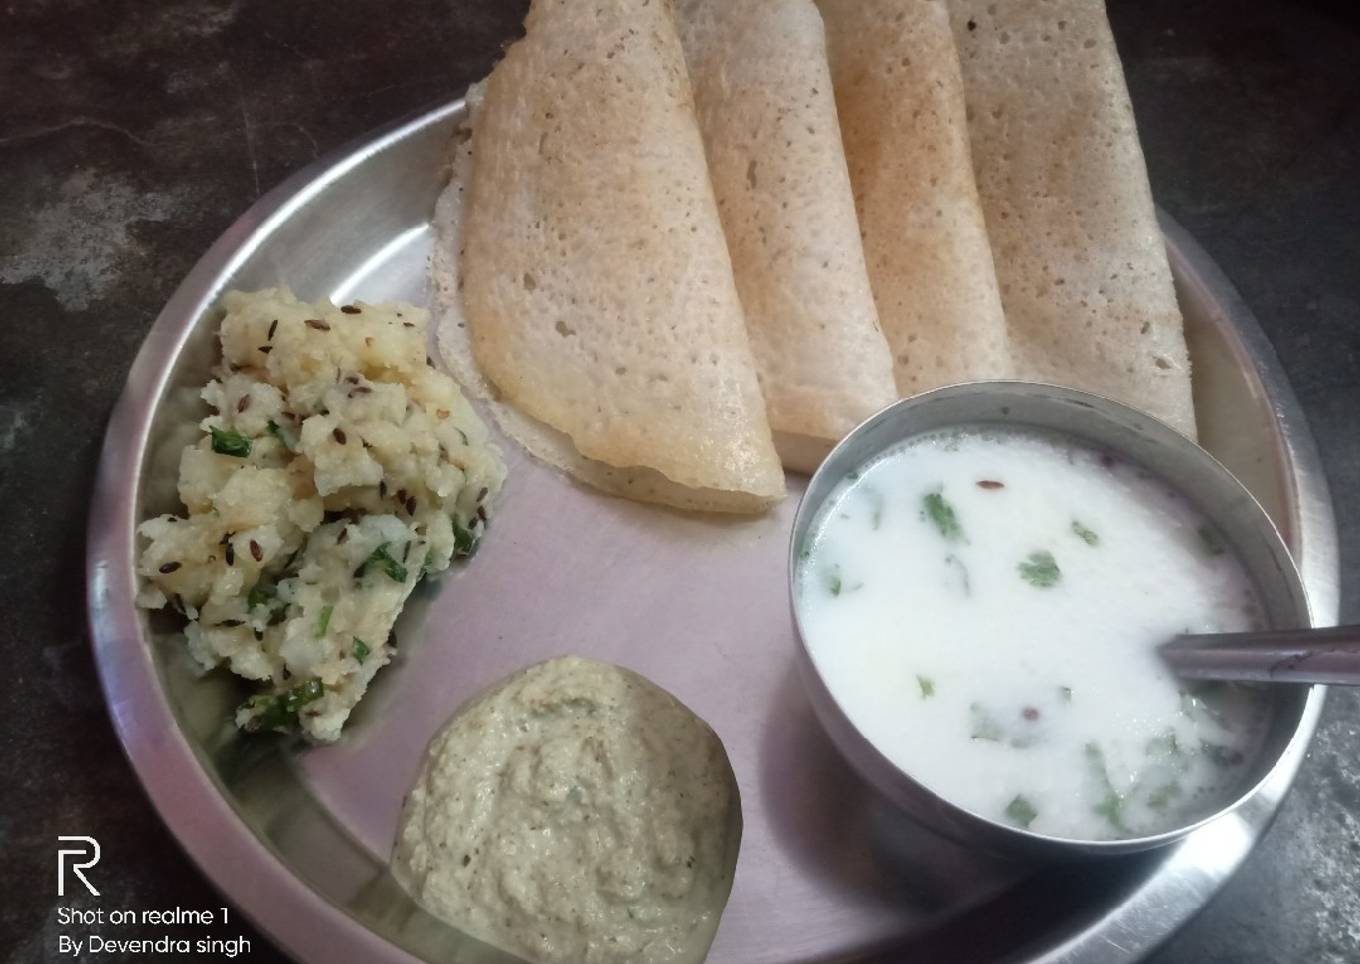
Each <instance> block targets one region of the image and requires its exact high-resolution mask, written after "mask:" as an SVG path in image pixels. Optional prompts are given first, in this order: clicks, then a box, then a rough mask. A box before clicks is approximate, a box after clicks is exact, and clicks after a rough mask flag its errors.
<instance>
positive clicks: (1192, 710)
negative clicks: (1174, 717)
mask: <svg viewBox="0 0 1360 964" xmlns="http://www.w3.org/2000/svg"><path fill="white" fill-rule="evenodd" d="M1201 692H1204V691H1201ZM1181 713H1183V714H1184V715H1186V716H1188V717H1190V718H1191V719H1194V718H1195V717H1198V716H1204V717H1208V718H1209V719H1211V720H1213V721H1214V722H1215V723H1217V724H1218V725H1219V726H1221V727H1222V728H1223V729H1225V730H1230V729H1232V727H1231V725H1230V724H1229V723H1228V721H1227V719H1226V718H1225V717H1224V716H1223V714H1222V713H1220V712H1219V711H1218V710H1217V709H1216V708H1214V707H1213V706H1211V705H1210V704H1209V703H1208V702H1207V701H1206V700H1205V699H1204V698H1203V697H1202V696H1196V695H1194V694H1193V693H1189V692H1186V691H1185V690H1181Z"/></svg>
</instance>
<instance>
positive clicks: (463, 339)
mask: <svg viewBox="0 0 1360 964" xmlns="http://www.w3.org/2000/svg"><path fill="white" fill-rule="evenodd" d="M484 91H485V86H484V84H483V83H477V84H474V85H472V86H471V87H470V88H468V92H467V96H466V102H467V107H468V118H467V119H466V120H465V121H464V123H463V124H462V125H461V126H460V128H459V129H458V131H457V132H456V133H455V135H454V141H453V144H452V145H451V148H450V171H449V183H448V185H447V186H446V187H445V188H444V190H443V192H442V193H441V194H440V196H439V201H438V202H437V203H436V205H435V213H434V227H435V236H436V240H435V245H434V250H433V252H432V253H431V255H430V282H431V288H432V289H433V299H432V301H433V310H434V315H435V318H436V322H437V327H436V344H437V345H438V350H439V357H440V358H441V359H442V360H443V362H444V364H445V365H446V366H447V367H448V369H449V371H450V373H451V374H452V375H453V377H454V378H455V379H457V380H458V382H459V383H460V384H461V385H462V387H463V391H464V392H465V393H466V394H467V395H468V396H469V397H470V398H473V399H475V400H477V401H478V402H479V403H480V404H481V405H482V406H483V407H484V408H485V409H486V410H487V411H489V412H490V413H491V416H492V418H494V419H495V421H496V424H497V426H498V427H499V428H500V430H501V431H502V432H504V433H505V434H506V435H508V436H509V437H510V438H512V439H514V440H515V441H516V442H518V443H519V444H520V445H522V446H523V447H524V449H525V450H526V451H527V452H528V453H529V454H530V455H532V456H534V457H535V458H537V459H539V460H540V461H543V462H546V463H547V464H549V465H551V466H553V467H554V468H558V469H561V470H562V471H563V472H566V473H567V474H568V475H570V476H572V477H573V478H575V479H576V480H578V481H580V482H583V483H585V484H586V485H590V486H593V487H594V488H597V489H599V490H601V491H603V492H607V493H609V494H611V495H617V496H621V497H623V498H627V499H635V500H637V501H640V502H655V503H658V504H660V505H668V506H671V507H673V508H677V509H689V510H696V511H704V512H759V511H761V510H762V509H764V508H765V507H766V506H767V505H768V503H769V500H768V499H767V498H764V497H761V496H756V495H752V494H750V493H747V492H740V491H733V490H722V489H695V488H690V487H688V486H684V485H680V484H679V483H678V482H672V481H671V480H670V479H668V478H666V477H665V476H664V475H662V474H661V473H660V472H658V471H656V470H655V469H647V468H639V467H633V468H616V467H615V466H612V465H608V464H606V463H604V462H597V461H594V460H593V459H588V458H586V457H585V456H584V455H582V454H581V453H580V452H579V451H577V449H576V446H575V445H574V444H573V443H572V441H571V438H570V437H568V436H567V435H565V434H563V433H562V432H559V431H557V430H556V429H554V428H550V427H549V426H547V425H545V424H543V423H542V422H540V421H538V420H537V419H534V418H531V417H530V416H528V415H525V414H524V413H522V412H520V411H519V410H518V409H516V408H515V407H514V406H513V405H511V404H509V403H507V402H505V401H503V400H502V399H501V398H500V397H499V395H498V393H497V391H496V388H495V386H494V385H492V384H491V383H490V382H488V381H487V380H486V378H485V377H483V375H482V373H481V370H480V369H479V368H478V367H477V360H476V359H475V358H474V357H473V354H472V338H471V335H470V333H469V331H468V327H467V318H466V315H465V313H464V311H463V291H462V288H463V286H462V272H461V267H462V252H463V211H464V209H465V201H466V197H467V185H468V182H469V175H470V172H471V170H472V127H473V125H474V124H475V122H476V117H477V113H478V111H479V110H480V109H481V103H482V95H483V93H484Z"/></svg>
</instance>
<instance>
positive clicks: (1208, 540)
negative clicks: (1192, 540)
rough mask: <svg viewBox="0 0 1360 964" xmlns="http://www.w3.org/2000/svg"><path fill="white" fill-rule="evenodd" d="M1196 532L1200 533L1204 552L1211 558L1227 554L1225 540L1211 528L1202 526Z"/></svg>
mask: <svg viewBox="0 0 1360 964" xmlns="http://www.w3.org/2000/svg"><path fill="white" fill-rule="evenodd" d="M1195 531H1196V532H1198V533H1199V541H1200V543H1201V544H1202V545H1203V546H1204V551H1205V553H1206V554H1207V555H1209V556H1221V555H1223V553H1225V552H1227V549H1226V548H1225V547H1224V545H1223V540H1222V539H1220V538H1219V536H1218V533H1217V532H1215V531H1214V530H1213V528H1211V527H1210V526H1200V527H1199V528H1198V529H1197V530H1195Z"/></svg>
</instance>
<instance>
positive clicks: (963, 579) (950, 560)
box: [944, 552, 973, 596]
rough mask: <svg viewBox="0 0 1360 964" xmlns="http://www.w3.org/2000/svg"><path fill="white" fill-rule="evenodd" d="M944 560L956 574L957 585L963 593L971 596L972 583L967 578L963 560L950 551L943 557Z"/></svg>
mask: <svg viewBox="0 0 1360 964" xmlns="http://www.w3.org/2000/svg"><path fill="white" fill-rule="evenodd" d="M944 562H945V565H947V566H949V567H951V568H952V569H953V570H954V571H955V572H956V573H957V574H958V577H959V578H958V585H959V588H960V589H962V590H963V594H964V595H965V596H971V595H972V594H973V583H972V580H970V579H969V578H968V567H967V566H965V565H964V564H963V560H962V559H960V558H959V557H958V556H956V555H954V554H953V553H952V552H951V553H950V554H949V555H947V556H945V557H944Z"/></svg>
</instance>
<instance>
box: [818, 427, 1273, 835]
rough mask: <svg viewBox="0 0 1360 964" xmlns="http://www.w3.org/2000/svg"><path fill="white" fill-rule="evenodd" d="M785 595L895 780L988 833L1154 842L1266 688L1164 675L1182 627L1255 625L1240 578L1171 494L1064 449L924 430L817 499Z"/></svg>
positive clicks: (1219, 776) (1235, 749)
mask: <svg viewBox="0 0 1360 964" xmlns="http://www.w3.org/2000/svg"><path fill="white" fill-rule="evenodd" d="M801 555H802V559H801V561H800V563H799V569H798V578H797V586H796V599H797V606H798V612H799V618H800V622H801V625H802V629H803V634H804V637H805V638H806V640H807V643H808V649H809V652H810V653H811V656H812V659H813V661H814V663H815V664H816V666H817V668H818V669H819V671H820V672H821V674H822V676H823V678H824V679H825V680H826V683H827V686H828V688H829V689H830V691H831V694H832V696H833V697H834V698H835V699H836V701H837V702H838V703H839V704H840V706H841V708H842V710H843V711H844V712H845V714H846V715H847V716H848V717H849V718H850V720H851V721H852V722H853V723H854V724H855V726H856V727H857V728H858V729H859V730H860V732H861V733H862V734H864V736H865V737H866V738H868V739H869V740H870V741H871V742H872V743H873V744H874V745H875V746H876V747H878V749H879V750H880V751H881V752H882V753H883V754H884V755H885V756H887V757H888V758H889V759H890V760H891V761H892V762H893V763H894V764H896V765H897V766H898V767H900V768H901V769H902V770H903V771H904V772H906V773H908V774H910V775H911V776H912V777H914V778H915V779H916V780H917V781H919V782H920V783H922V784H924V785H925V786H926V787H928V788H929V789H930V790H932V791H934V792H935V793H937V794H939V795H941V796H943V797H945V798H946V799H948V800H950V801H952V802H954V803H956V804H958V805H960V806H963V807H965V808H966V809H968V810H971V811H972V812H974V813H976V814H979V815H981V816H984V817H987V818H989V819H992V820H996V821H1002V822H1008V823H1011V824H1013V825H1016V826H1019V827H1021V828H1024V829H1029V830H1033V831H1036V832H1039V833H1043V834H1047V835H1049V836H1057V837H1066V838H1070V839H1082V840H1093V839H1111V838H1128V837H1136V836H1143V835H1147V834H1153V833H1156V832H1158V831H1160V830H1164V829H1168V828H1170V827H1173V826H1178V825H1180V824H1183V823H1185V822H1187V821H1188V820H1192V819H1195V818H1196V817H1198V816H1201V815H1205V814H1207V813H1209V812H1212V811H1213V810H1214V809H1216V808H1217V807H1218V806H1219V805H1221V804H1222V803H1223V801H1224V798H1225V797H1226V796H1227V795H1228V794H1230V793H1232V792H1233V791H1234V790H1235V789H1236V788H1237V787H1238V786H1239V784H1240V782H1241V778H1242V777H1243V775H1244V774H1245V772H1246V771H1247V769H1248V767H1247V765H1246V764H1247V762H1248V760H1249V759H1250V758H1251V756H1252V754H1253V753H1254V752H1255V751H1256V749H1257V747H1258V744H1259V740H1260V738H1261V735H1262V733H1263V731H1264V723H1265V722H1266V720H1267V718H1268V716H1267V714H1268V710H1267V707H1266V701H1265V699H1264V696H1263V694H1261V693H1260V691H1259V690H1255V689H1252V688H1249V687H1243V686H1232V685H1207V686H1205V685H1199V686H1196V685H1194V684H1189V683H1184V682H1181V681H1178V680H1177V679H1176V677H1175V676H1174V675H1173V674H1172V673H1171V671H1170V670H1169V669H1167V668H1166V667H1165V666H1164V665H1163V664H1162V662H1161V660H1160V658H1159V656H1158V654H1157V647H1158V646H1159V645H1160V644H1161V643H1165V642H1167V641H1168V640H1170V639H1171V638H1172V637H1173V636H1175V635H1176V634H1178V633H1191V632H1195V633H1213V632H1232V631H1237V630H1247V629H1254V628H1259V627H1260V625H1261V623H1262V619H1263V617H1262V614H1261V608H1260V605H1259V602H1258V600H1257V596H1256V592H1255V589H1254V587H1253V585H1252V583H1251V580H1250V578H1249V577H1248V575H1247V573H1246V571H1245V569H1244V568H1243V566H1242V564H1241V563H1240V562H1239V560H1238V559H1237V558H1235V556H1234V555H1233V553H1232V551H1231V550H1230V549H1229V547H1228V546H1227V545H1226V544H1225V542H1224V540H1223V539H1222V538H1221V537H1220V535H1219V534H1218V532H1217V531H1216V530H1215V529H1214V528H1213V527H1212V526H1211V525H1210V524H1209V523H1208V522H1207V521H1206V520H1205V519H1204V518H1203V517H1202V516H1201V515H1200V514H1199V513H1198V511H1197V510H1196V509H1195V508H1194V507H1193V506H1192V505H1191V504H1190V503H1189V502H1188V501H1187V500H1186V499H1184V498H1183V497H1182V496H1181V495H1180V494H1178V493H1176V492H1174V491H1172V490H1170V489H1169V488H1168V487H1167V485H1166V484H1165V483H1164V482H1163V481H1161V480H1160V479H1158V478H1156V477H1155V476H1153V475H1151V474H1149V473H1148V472H1146V471H1144V470H1142V469H1141V468H1140V467H1138V466H1137V465H1133V464H1130V463H1128V462H1126V461H1123V460H1118V459H1115V458H1113V457H1111V456H1109V455H1108V454H1105V453H1101V452H1099V451H1096V450H1094V449H1091V448H1088V447H1086V446H1084V445H1082V444H1079V443H1077V442H1075V441H1073V440H1070V439H1067V438H1064V437H1060V436H1057V435H1048V434H1040V433H1033V434H1031V433H1027V432H1022V431H1011V430H1001V429H992V428H976V429H966V430H959V431H950V432H938V433H927V434H925V435H922V436H919V437H917V438H914V439H910V440H908V441H907V442H905V443H902V444H901V445H899V446H898V447H896V448H894V449H891V450H889V451H888V452H887V453H885V454H884V455H882V456H880V457H879V458H877V459H876V460H875V461H873V462H871V463H870V464H869V465H868V466H866V467H865V468H863V469H862V470H861V471H860V472H858V473H853V474H852V475H851V476H850V477H848V478H847V479H846V480H845V481H843V482H842V483H840V485H839V486H838V487H837V489H835V490H834V491H833V492H832V494H831V495H830V496H829V497H828V500H827V506H826V508H825V509H824V510H823V511H822V513H821V515H820V516H819V518H818V521H816V522H815V523H814V528H813V531H812V532H811V533H810V541H809V543H808V545H807V547H806V548H805V549H803V550H802V553H801Z"/></svg>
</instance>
